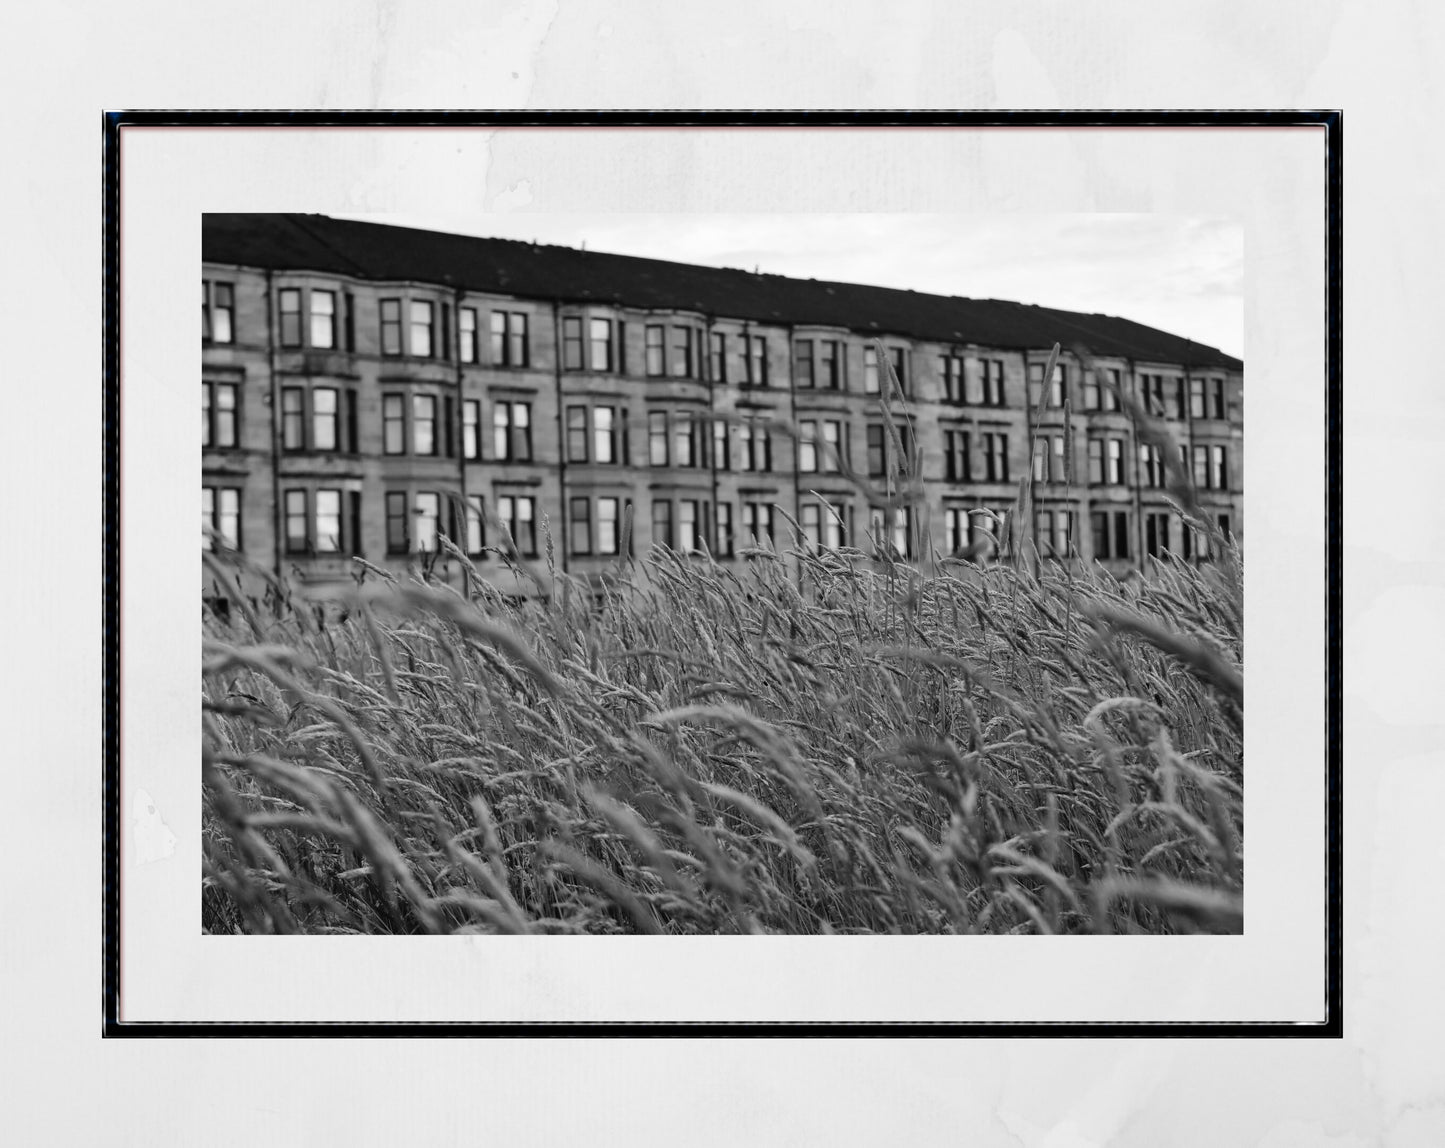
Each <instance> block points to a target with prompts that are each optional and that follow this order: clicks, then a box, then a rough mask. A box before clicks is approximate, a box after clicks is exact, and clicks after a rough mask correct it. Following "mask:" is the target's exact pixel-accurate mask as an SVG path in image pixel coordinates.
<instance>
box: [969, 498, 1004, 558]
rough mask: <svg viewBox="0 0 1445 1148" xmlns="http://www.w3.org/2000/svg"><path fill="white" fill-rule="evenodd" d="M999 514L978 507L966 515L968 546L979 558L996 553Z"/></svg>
mask: <svg viewBox="0 0 1445 1148" xmlns="http://www.w3.org/2000/svg"><path fill="white" fill-rule="evenodd" d="M998 529H999V516H997V515H995V514H994V512H993V511H992V510H989V509H987V508H986V507H980V508H979V509H978V510H975V511H973V512H972V513H970V514H969V516H968V533H969V542H968V545H969V548H970V549H971V550H973V552H974V553H975V554H976V555H978V556H979V557H980V558H985V557H990V556H992V555H994V554H997V553H998Z"/></svg>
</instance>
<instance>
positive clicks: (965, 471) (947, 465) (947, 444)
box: [943, 430, 973, 482]
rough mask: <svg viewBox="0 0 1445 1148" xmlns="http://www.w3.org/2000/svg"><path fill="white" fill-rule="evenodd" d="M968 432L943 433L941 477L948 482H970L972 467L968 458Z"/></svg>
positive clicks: (950, 431) (953, 431) (951, 431)
mask: <svg viewBox="0 0 1445 1148" xmlns="http://www.w3.org/2000/svg"><path fill="white" fill-rule="evenodd" d="M968 446H969V444H968V431H965V430H949V431H944V432H943V476H944V478H946V479H947V480H948V481H949V482H972V481H973V467H972V466H971V465H970V463H969V457H968Z"/></svg>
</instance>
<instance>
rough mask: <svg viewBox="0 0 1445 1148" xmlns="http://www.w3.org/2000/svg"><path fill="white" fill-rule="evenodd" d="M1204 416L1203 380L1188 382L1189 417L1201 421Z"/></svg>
mask: <svg viewBox="0 0 1445 1148" xmlns="http://www.w3.org/2000/svg"><path fill="white" fill-rule="evenodd" d="M1205 416H1206V412H1205V409H1204V380H1203V379H1190V380H1189V417H1190V418H1192V419H1202V418H1204V417H1205Z"/></svg>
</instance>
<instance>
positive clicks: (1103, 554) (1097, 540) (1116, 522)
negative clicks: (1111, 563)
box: [1089, 510, 1129, 558]
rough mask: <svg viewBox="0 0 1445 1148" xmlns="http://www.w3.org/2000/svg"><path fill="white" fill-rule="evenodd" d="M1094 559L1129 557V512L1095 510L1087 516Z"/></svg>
mask: <svg viewBox="0 0 1445 1148" xmlns="http://www.w3.org/2000/svg"><path fill="white" fill-rule="evenodd" d="M1089 524H1090V526H1091V527H1092V533H1093V536H1094V557H1095V558H1127V557H1129V512H1128V511H1127V510H1112V511H1110V510H1096V511H1094V512H1093V513H1092V514H1090V515H1089Z"/></svg>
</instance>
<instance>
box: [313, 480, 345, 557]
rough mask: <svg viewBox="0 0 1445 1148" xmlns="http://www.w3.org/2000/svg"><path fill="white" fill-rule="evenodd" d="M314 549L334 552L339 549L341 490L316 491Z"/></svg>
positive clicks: (329, 552)
mask: <svg viewBox="0 0 1445 1148" xmlns="http://www.w3.org/2000/svg"><path fill="white" fill-rule="evenodd" d="M316 549H317V550H318V551H320V552H322V553H328V554H334V553H336V552H337V551H339V550H340V549H341V491H339V490H318V491H317V492H316Z"/></svg>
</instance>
